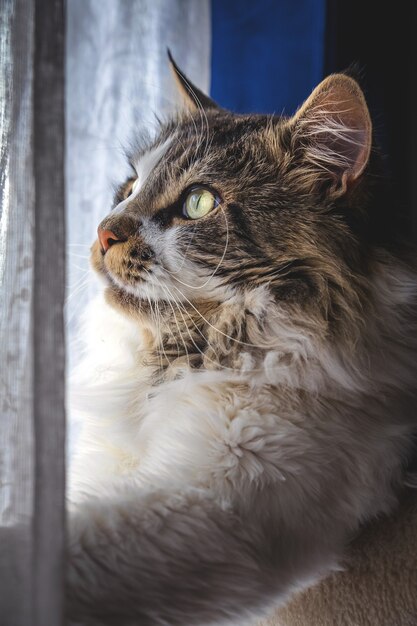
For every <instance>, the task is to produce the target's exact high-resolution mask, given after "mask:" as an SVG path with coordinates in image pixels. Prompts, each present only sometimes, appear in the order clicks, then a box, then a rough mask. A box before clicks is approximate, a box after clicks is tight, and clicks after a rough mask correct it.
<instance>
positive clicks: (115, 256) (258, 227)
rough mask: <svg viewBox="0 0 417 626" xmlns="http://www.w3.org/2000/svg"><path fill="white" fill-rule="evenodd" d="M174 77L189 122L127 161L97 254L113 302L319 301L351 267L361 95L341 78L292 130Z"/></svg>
mask: <svg viewBox="0 0 417 626" xmlns="http://www.w3.org/2000/svg"><path fill="white" fill-rule="evenodd" d="M175 69H176V72H177V78H178V79H179V82H180V85H181V87H182V89H183V92H184V95H185V97H186V98H188V104H189V106H190V109H191V111H190V112H189V114H188V115H182V116H180V117H179V118H178V119H177V120H175V121H173V122H171V123H170V124H168V125H166V126H164V127H162V128H161V132H160V136H159V137H158V138H157V139H156V141H154V142H153V143H152V144H150V145H148V146H146V147H143V148H142V149H141V150H140V151H139V152H138V153H137V154H134V155H133V156H132V158H131V162H132V165H133V168H134V174H133V176H132V178H130V179H129V180H128V181H126V183H125V184H124V185H122V186H121V188H120V189H119V192H118V195H117V198H116V205H115V207H114V209H113V210H112V211H111V213H110V214H109V215H108V216H107V217H106V218H105V220H103V222H102V223H101V224H100V227H99V231H98V232H99V240H98V241H97V242H96V243H95V244H94V245H93V248H92V261H93V266H94V268H95V269H96V270H97V271H98V272H99V273H100V274H102V275H103V276H104V277H105V278H106V280H107V283H108V289H109V290H110V291H111V292H112V295H113V299H116V300H117V301H118V302H119V304H121V305H122V306H123V303H124V302H129V307H131V306H132V301H135V300H137V302H138V305H139V304H140V302H143V301H148V300H151V301H164V302H165V303H166V302H168V301H182V302H188V303H190V302H191V303H193V302H202V301H206V302H219V303H221V302H224V301H226V300H227V299H228V298H230V297H231V296H232V295H233V294H235V293H236V291H237V290H246V291H247V290H251V289H254V288H256V287H258V286H260V285H264V286H265V287H266V288H267V289H269V290H270V291H271V294H273V297H274V298H275V299H276V300H278V301H283V302H287V301H290V302H298V303H301V304H303V303H304V304H305V303H307V302H309V301H310V300H311V299H314V298H317V297H321V296H320V294H319V291H320V284H321V283H322V282H323V280H327V279H326V278H325V275H326V272H328V273H330V274H331V273H332V272H335V273H336V274H337V273H340V268H341V267H342V266H343V265H344V264H347V266H349V264H350V263H353V262H354V259H355V247H356V245H357V237H356V235H355V233H354V232H352V230H351V229H350V227H349V226H348V222H349V220H345V219H344V217H343V215H344V211H350V210H354V207H353V208H352V206H351V205H352V198H357V195H358V189H360V187H361V181H362V178H363V176H362V173H363V171H364V170H365V167H366V164H367V161H368V157H369V151H370V146H371V124H370V120H369V114H368V111H367V108H366V104H365V101H364V98H363V95H362V93H361V91H360V89H359V87H358V86H357V84H356V83H355V81H353V80H352V79H350V78H347V77H345V76H340V75H339V76H334V77H330V78H329V79H327V80H326V81H324V82H323V83H322V84H321V85H320V86H319V87H318V88H317V89H316V90H315V91H314V92H313V94H312V96H311V97H310V98H309V100H308V101H307V102H306V103H305V104H304V106H303V107H302V108H301V109H300V110H299V111H298V113H297V114H296V115H295V116H294V118H291V119H286V118H279V117H275V116H257V115H249V116H241V115H234V114H232V113H229V112H226V111H224V110H222V109H219V108H218V107H216V105H214V103H212V102H211V101H210V100H209V99H208V98H206V97H205V96H203V94H201V93H200V92H198V90H197V89H196V88H195V87H193V86H190V83H189V81H187V82H185V80H184V78H183V76H182V75H181V73H180V72H179V70H178V68H175ZM195 94H197V97H198V98H199V101H200V102H202V106H198V107H197V106H195V100H194V99H193V98H194V96H195ZM193 105H194V106H193ZM353 204H354V202H353Z"/></svg>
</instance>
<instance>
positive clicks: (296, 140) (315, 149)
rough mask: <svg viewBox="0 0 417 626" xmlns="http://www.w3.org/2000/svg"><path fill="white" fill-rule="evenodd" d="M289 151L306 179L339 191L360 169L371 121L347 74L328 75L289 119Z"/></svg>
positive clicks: (369, 140)
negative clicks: (300, 165)
mask: <svg viewBox="0 0 417 626" xmlns="http://www.w3.org/2000/svg"><path fill="white" fill-rule="evenodd" d="M288 124H289V127H290V131H291V138H292V140H291V144H292V151H293V153H294V155H295V156H296V157H301V160H302V162H303V168H304V182H305V183H306V185H307V187H308V188H309V189H310V190H311V191H313V190H314V189H315V188H317V187H321V188H322V187H323V184H324V185H325V186H326V188H327V191H328V192H330V193H332V194H333V195H342V194H343V193H345V192H346V190H347V189H348V187H349V186H350V185H352V183H354V182H355V181H356V180H357V179H358V178H359V177H360V176H361V174H362V173H363V172H364V170H365V168H366V165H367V163H368V160H369V154H370V151H371V146H372V124H371V119H370V116H369V111H368V107H367V105H366V102H365V97H364V95H363V92H362V90H361V88H360V87H359V85H358V83H357V82H356V81H355V80H354V79H353V78H350V77H349V76H346V75H345V74H333V75H331V76H328V77H327V78H326V79H325V80H324V81H322V82H321V83H320V85H318V87H316V89H315V90H314V91H313V93H312V94H311V96H310V97H309V98H308V99H307V100H306V102H305V103H304V104H303V105H302V106H301V107H300V109H299V110H298V111H297V113H296V114H295V115H294V117H292V118H291V119H290V120H289V121H288Z"/></svg>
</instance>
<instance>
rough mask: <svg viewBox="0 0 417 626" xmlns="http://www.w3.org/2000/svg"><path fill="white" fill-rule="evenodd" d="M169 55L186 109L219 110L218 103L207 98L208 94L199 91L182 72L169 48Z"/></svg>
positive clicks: (192, 110)
mask: <svg viewBox="0 0 417 626" xmlns="http://www.w3.org/2000/svg"><path fill="white" fill-rule="evenodd" d="M167 54H168V59H169V64H170V67H171V70H172V73H173V75H174V78H175V82H176V85H177V88H178V91H179V93H180V95H181V97H182V99H183V102H184V104H185V106H186V108H187V109H188V110H189V111H191V112H194V111H197V110H198V109H205V110H206V109H219V108H220V107H219V106H218V105H217V104H216V102H214V100H212V99H211V98H209V97H208V96H206V94H204V93H203V92H202V91H201V90H200V89H198V87H196V86H195V85H193V83H192V82H191V81H190V80H189V79H188V78H187V77H186V75H185V74H184V72H182V71H181V70H180V68H179V67H178V65H177V64H176V63H175V61H174V58H173V56H172V54H171V51H170V49H169V48H167Z"/></svg>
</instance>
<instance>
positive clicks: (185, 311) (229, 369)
mask: <svg viewBox="0 0 417 626" xmlns="http://www.w3.org/2000/svg"><path fill="white" fill-rule="evenodd" d="M167 290H168V293H169V294H170V295H171V297H172V299H173V301H174V303H175V305H176V306H177V308H178V311H179V313H180V315H181V317H182V319H183V322H184V326H185V328H186V330H187V332H188V334H189V336H190V339H191V342H192V343H193V345H194V347H195V349H196V350H197V351H198V352H199V353H200V354H201V356H202V357H203V359H204V360H205V361H208V362H209V363H212V364H213V365H214V366H215V367H216V369H222V370H227V371H234V368H232V367H227V366H226V365H222V364H221V363H219V362H218V361H214V359H211V358H210V357H209V356H208V355H207V354H206V353H205V352H203V351H202V350H201V348H199V346H198V345H197V344H196V343H195V341H194V338H193V336H192V335H191V332H190V329H189V328H188V324H187V322H186V320H185V318H184V316H183V314H182V312H181V308H182V309H183V311H184V313H185V314H186V315H188V317H189V318H190V321H191V322H192V324H193V325H194V326H195V328H196V330H197V332H198V333H199V334H200V336H201V337H202V339H203V340H204V343H205V344H206V346H208V347H211V345H210V342H209V341H208V339H207V337H206V336H205V335H204V333H203V332H202V330H201V329H200V328H199V327H198V326H197V324H196V323H195V321H194V320H193V318H192V316H191V315H190V313H189V312H188V311H187V308H186V307H185V306H184V305H183V304H182V302H180V301H178V300H177V299H176V298H175V296H174V295H173V294H171V292H170V291H169V289H168V288H167ZM180 307H181V308H180Z"/></svg>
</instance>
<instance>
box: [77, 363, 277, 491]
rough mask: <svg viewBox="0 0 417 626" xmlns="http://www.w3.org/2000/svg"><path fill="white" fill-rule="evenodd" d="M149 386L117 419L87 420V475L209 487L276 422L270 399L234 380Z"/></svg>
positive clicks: (133, 392)
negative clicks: (267, 423) (266, 424)
mask: <svg viewBox="0 0 417 626" xmlns="http://www.w3.org/2000/svg"><path fill="white" fill-rule="evenodd" d="M150 380H151V378H149V376H148V377H144V378H143V379H142V384H140V385H133V381H132V386H131V388H130V389H127V388H126V386H125V389H124V391H125V395H124V397H123V396H122V394H120V397H119V399H118V403H117V406H116V405H115V406H113V412H112V414H111V415H107V417H106V418H105V419H104V420H103V419H94V418H92V419H89V420H88V423H87V425H86V429H85V431H84V436H83V441H84V442H85V443H86V446H85V449H84V451H83V450H82V447H83V444H82V443H81V450H79V452H80V454H78V455H77V456H78V461H77V465H78V467H79V468H80V469H81V472H83V473H84V470H83V467H85V463H87V464H88V465H89V466H90V467H89V470H88V474H89V476H90V477H93V476H94V477H95V478H96V479H97V480H96V482H97V484H98V483H100V484H105V483H106V482H112V483H114V482H116V483H117V482H118V481H119V480H122V481H124V480H133V481H134V482H135V483H136V484H147V483H151V484H155V483H157V482H158V481H160V480H167V479H169V480H178V481H187V482H194V483H196V484H203V483H207V482H210V481H211V480H212V479H213V476H214V475H215V474H216V472H217V469H218V468H219V466H223V467H224V466H227V467H230V469H233V466H234V464H235V463H237V462H238V461H239V459H241V458H242V454H244V450H245V448H246V447H248V446H249V447H250V446H251V445H252V444H251V443H250V441H249V440H250V439H251V438H252V437H258V436H259V434H260V431H259V426H260V425H261V424H262V423H263V420H264V416H265V415H266V414H269V415H270V414H271V406H269V407H267V406H266V405H265V398H264V399H260V397H259V395H258V396H257V395H256V394H254V393H253V390H252V391H251V390H250V388H249V385H248V381H247V380H245V379H244V378H243V377H237V376H236V375H235V374H233V375H232V374H225V373H224V372H201V373H196V372H192V371H189V372H183V375H182V377H181V378H177V379H174V380H165V381H162V382H159V384H152V383H151V382H150ZM257 425H258V430H256V429H257ZM92 441H93V442H94V445H93V447H92V446H91V442H92ZM92 480H93V481H94V479H92Z"/></svg>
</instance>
